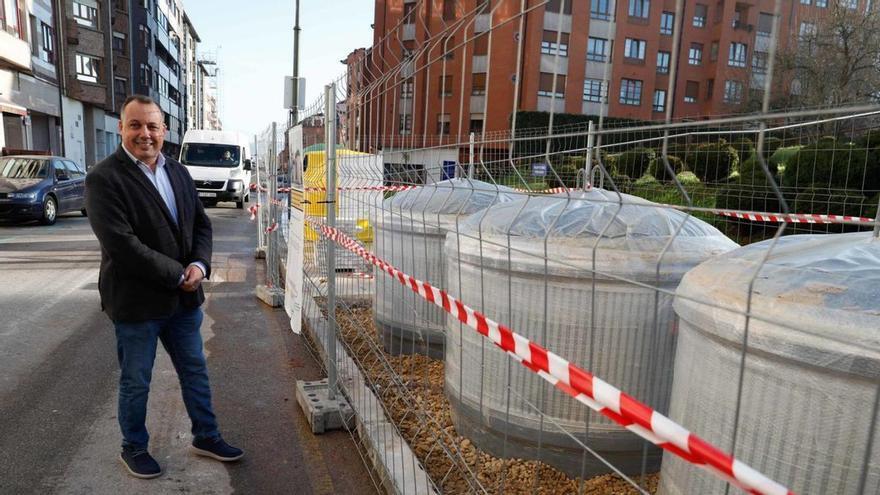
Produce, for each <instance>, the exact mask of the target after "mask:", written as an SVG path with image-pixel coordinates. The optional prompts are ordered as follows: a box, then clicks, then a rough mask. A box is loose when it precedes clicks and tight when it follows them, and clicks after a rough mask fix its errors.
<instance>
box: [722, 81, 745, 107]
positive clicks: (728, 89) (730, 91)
mask: <svg viewBox="0 0 880 495" xmlns="http://www.w3.org/2000/svg"><path fill="white" fill-rule="evenodd" d="M742 97H743V83H741V82H739V81H724V103H742Z"/></svg>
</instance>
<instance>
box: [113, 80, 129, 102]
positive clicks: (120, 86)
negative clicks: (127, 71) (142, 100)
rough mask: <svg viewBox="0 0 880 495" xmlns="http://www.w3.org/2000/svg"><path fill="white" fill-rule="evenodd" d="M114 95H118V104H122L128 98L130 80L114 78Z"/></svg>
mask: <svg viewBox="0 0 880 495" xmlns="http://www.w3.org/2000/svg"><path fill="white" fill-rule="evenodd" d="M113 94H115V95H116V103H117V104H119V103H122V102H123V101H125V99H126V98H127V97H128V80H127V79H125V78H124V77H114V78H113Z"/></svg>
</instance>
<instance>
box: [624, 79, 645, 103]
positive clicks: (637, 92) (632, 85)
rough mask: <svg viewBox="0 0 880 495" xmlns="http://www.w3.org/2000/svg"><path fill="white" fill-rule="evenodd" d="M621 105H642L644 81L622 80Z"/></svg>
mask: <svg viewBox="0 0 880 495" xmlns="http://www.w3.org/2000/svg"><path fill="white" fill-rule="evenodd" d="M620 103H621V104H623V105H641V104H642V81H639V80H636V79H621V80H620Z"/></svg>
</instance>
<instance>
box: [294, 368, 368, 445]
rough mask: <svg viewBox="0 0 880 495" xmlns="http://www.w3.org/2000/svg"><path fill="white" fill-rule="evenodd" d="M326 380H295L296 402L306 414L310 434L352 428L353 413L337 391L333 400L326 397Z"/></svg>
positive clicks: (327, 390) (343, 397)
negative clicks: (310, 430)
mask: <svg viewBox="0 0 880 495" xmlns="http://www.w3.org/2000/svg"><path fill="white" fill-rule="evenodd" d="M328 392H329V388H328V384H327V379H326V378H324V379H323V380H318V381H312V382H307V381H303V380H297V382H296V401H297V402H298V403H299V406H300V407H301V408H302V410H303V412H304V413H305V414H306V418H307V419H308V420H309V425H311V427H312V433H314V434H320V433H324V432H325V431H330V430H340V429H342V428H351V427H352V426H353V424H354V423H353V420H354V411H353V410H352V409H351V406H350V405H349V404H348V401H347V400H346V399H345V396H343V395H342V394H341V393H340V392H339V391H337V392H336V396H335V398H334V399H332V400H331V399H330V398H329V397H328V395H329V394H328Z"/></svg>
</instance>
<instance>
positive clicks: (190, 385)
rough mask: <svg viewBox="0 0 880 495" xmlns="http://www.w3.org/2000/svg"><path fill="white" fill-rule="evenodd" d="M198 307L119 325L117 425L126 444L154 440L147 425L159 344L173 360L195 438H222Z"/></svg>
mask: <svg viewBox="0 0 880 495" xmlns="http://www.w3.org/2000/svg"><path fill="white" fill-rule="evenodd" d="M201 325H202V310H201V309H200V308H195V309H188V308H180V309H178V310H177V312H176V313H175V314H174V315H173V316H171V317H170V318H163V319H160V320H147V321H142V322H135V323H128V322H126V323H115V326H116V349H117V353H118V355H119V367H120V369H121V371H122V374H121V376H120V378H119V426H120V428H121V429H122V445H123V446H131V447H136V448H146V447H147V444H148V443H149V441H150V435H149V433H147V427H146V424H145V421H146V417H147V396H148V395H149V393H150V379H151V377H152V374H153V362H154V361H155V359H156V345H157V342H158V341H159V340H161V341H162V346H163V347H165V350H166V351H167V352H168V355H169V356H170V357H171V362H172V363H174V369H176V370H177V377H178V379H179V380H180V389H181V392H182V393H183V404H184V405H185V406H186V412H187V413H188V414H189V417H190V419H191V420H192V434H193V437H195V438H197V439H203V438H214V437H217V436H219V432H218V429H217V419H216V418H215V417H214V411H213V409H212V408H211V387H210V385H209V384H208V368H207V365H206V362H205V355H204V353H203V352H202V336H201V334H200V333H199V329H200V328H201Z"/></svg>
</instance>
